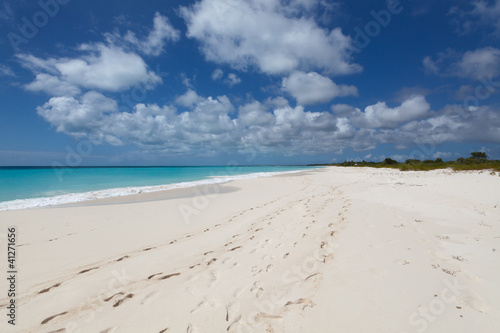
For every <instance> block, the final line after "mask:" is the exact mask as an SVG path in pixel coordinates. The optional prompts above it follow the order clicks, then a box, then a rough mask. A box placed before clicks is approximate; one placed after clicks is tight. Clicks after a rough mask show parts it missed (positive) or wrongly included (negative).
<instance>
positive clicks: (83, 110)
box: [37, 91, 118, 138]
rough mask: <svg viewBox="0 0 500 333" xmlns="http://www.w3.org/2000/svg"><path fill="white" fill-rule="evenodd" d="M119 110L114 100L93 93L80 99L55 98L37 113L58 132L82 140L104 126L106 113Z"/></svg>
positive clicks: (39, 108)
mask: <svg viewBox="0 0 500 333" xmlns="http://www.w3.org/2000/svg"><path fill="white" fill-rule="evenodd" d="M117 108H118V107H117V104H116V102H115V101H114V100H112V99H110V98H107V97H105V96H103V95H101V94H99V93H97V92H93V91H92V92H88V93H86V94H84V95H83V96H81V97H80V98H79V99H76V98H74V97H70V96H65V97H53V98H51V99H50V100H49V101H48V102H47V103H45V104H44V105H43V106H41V107H38V108H37V113H38V114H39V115H40V116H42V117H43V118H44V119H45V120H46V121H48V122H49V123H51V124H52V125H53V126H55V127H56V131H57V132H62V133H66V134H69V135H71V136H73V137H79V138H82V137H86V136H87V133H88V132H92V131H93V130H95V129H97V128H99V127H100V126H102V123H101V121H102V120H103V119H104V117H105V113H107V112H115V111H116V110H117Z"/></svg>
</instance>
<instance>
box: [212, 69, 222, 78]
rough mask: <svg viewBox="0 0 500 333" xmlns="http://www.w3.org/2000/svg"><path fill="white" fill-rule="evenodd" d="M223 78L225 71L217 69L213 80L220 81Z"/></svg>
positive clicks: (213, 74)
mask: <svg viewBox="0 0 500 333" xmlns="http://www.w3.org/2000/svg"><path fill="white" fill-rule="evenodd" d="M223 76H224V71H223V70H222V69H220V68H217V69H216V70H214V72H213V73H212V80H214V81H217V80H220V79H222V77H223Z"/></svg>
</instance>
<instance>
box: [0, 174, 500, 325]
mask: <svg viewBox="0 0 500 333" xmlns="http://www.w3.org/2000/svg"><path fill="white" fill-rule="evenodd" d="M177 193H178V195H176V192H175V190H173V191H169V193H168V194H166V192H165V193H162V192H158V193H149V194H143V195H141V194H139V195H135V196H133V197H126V198H115V199H108V200H102V201H94V202H88V203H85V204H81V205H78V206H72V207H69V206H68V207H51V208H43V209H29V210H19V211H5V212H0V237H1V238H0V242H1V249H0V259H1V261H2V262H3V263H4V264H2V266H1V267H2V270H3V271H4V276H5V277H4V278H2V279H0V281H1V282H0V304H1V310H0V318H2V319H1V320H0V331H1V332H68V333H69V332H102V333H104V332H106V333H111V332H156V333H159V332H175V333H176V332H188V333H189V332H200V333H201V332H328V333H329V332H500V174H499V173H498V172H497V173H490V171H482V172H480V171H474V172H452V171H450V170H438V171H430V172H400V171H398V170H391V169H371V168H340V167H328V168H322V169H318V170H315V171H307V172H302V173H298V174H292V175H284V176H275V177H271V178H258V179H247V180H238V181H233V182H229V183H225V184H219V185H212V186H205V187H197V188H191V189H183V190H182V191H178V192H177ZM9 226H15V227H16V228H17V230H18V233H17V237H16V238H17V240H16V241H17V251H16V265H17V267H16V269H17V270H18V273H17V281H16V282H17V285H16V325H15V326H13V325H10V324H8V322H7V321H8V319H9V317H8V316H7V315H8V309H7V306H8V304H9V301H10V298H8V297H7V291H8V289H9V281H8V280H7V279H6V277H8V274H7V271H8V268H7V245H6V243H7V228H8V227H9Z"/></svg>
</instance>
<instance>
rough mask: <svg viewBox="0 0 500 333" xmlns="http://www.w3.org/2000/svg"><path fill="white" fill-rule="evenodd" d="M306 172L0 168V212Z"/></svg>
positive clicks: (288, 168) (238, 168) (228, 168)
mask: <svg viewBox="0 0 500 333" xmlns="http://www.w3.org/2000/svg"><path fill="white" fill-rule="evenodd" d="M308 169H314V167H300V166H222V167H80V168H51V167H46V168H43V167H0V211H2V210H12V209H25V208H34V207H43V206H51V205H57V204H62V203H72V202H79V201H85V200H91V199H97V198H108V197H116V196H123V195H130V194H136V193H141V192H154V191H160V190H168V189H174V188H182V187H189V186H196V185H201V184H211V183H223V182H227V181H231V180H235V179H244V178H255V177H266V176H273V175H276V174H281V173H293V172H299V171H302V170H308Z"/></svg>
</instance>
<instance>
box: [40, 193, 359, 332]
mask: <svg viewBox="0 0 500 333" xmlns="http://www.w3.org/2000/svg"><path fill="white" fill-rule="evenodd" d="M306 188H307V186H305V187H304V190H305V189H306ZM303 196H304V197H303V198H302V199H298V200H296V201H294V202H292V203H291V204H289V205H288V206H287V208H286V209H277V210H273V211H271V212H270V213H267V214H266V215H265V216H263V217H258V216H257V217H253V218H251V220H253V222H252V223H251V224H250V228H249V229H248V230H247V233H246V234H235V235H233V236H232V238H231V239H232V240H231V241H230V242H228V243H226V244H225V245H224V246H223V247H222V249H215V250H213V251H209V252H206V253H204V256H207V255H208V254H213V253H218V254H219V256H217V255H215V256H213V257H211V258H210V259H208V260H206V261H205V263H204V264H203V263H201V262H198V263H195V264H191V265H189V266H188V268H189V269H191V270H192V269H195V268H198V269H201V270H202V272H203V270H207V269H208V270H209V272H208V273H207V274H205V275H204V276H205V278H206V279H207V283H206V284H205V285H206V286H207V288H208V289H204V290H203V291H204V292H205V293H200V291H199V290H198V289H197V288H196V287H193V286H190V285H189V282H188V283H187V285H186V290H187V291H188V292H189V293H190V294H191V295H192V296H193V297H201V298H200V301H199V302H197V305H196V306H195V307H194V308H193V309H192V310H191V313H193V314H195V313H197V312H198V311H201V310H203V309H205V308H214V307H218V306H220V304H219V302H218V301H217V299H216V298H214V296H213V295H208V293H207V291H209V288H211V287H213V286H215V285H216V284H217V283H219V282H220V279H221V271H222V272H224V271H227V270H228V269H230V268H231V267H236V266H238V263H237V262H234V261H233V260H232V257H231V256H229V257H227V258H224V256H226V255H228V254H230V253H237V252H239V251H241V250H242V249H243V246H242V245H239V244H238V243H239V242H240V241H250V244H249V246H248V248H251V249H252V250H251V251H250V252H249V253H248V254H249V255H255V254H257V253H258V252H260V251H259V249H261V250H262V251H264V250H265V249H266V248H268V247H272V248H281V247H283V250H284V251H283V254H282V255H280V257H279V260H290V258H291V257H292V256H293V253H294V248H296V247H297V246H298V245H300V239H301V238H305V237H308V230H310V228H311V226H312V225H314V224H315V223H316V222H317V221H316V215H317V214H320V213H321V212H323V211H324V210H325V209H326V208H327V207H328V206H329V205H330V204H332V203H333V202H335V201H337V200H339V199H341V200H342V202H343V205H342V209H341V211H340V212H338V217H337V218H335V217H333V216H332V218H334V219H335V220H337V219H338V221H339V222H342V221H344V220H345V213H346V212H347V210H348V207H349V206H350V202H349V199H347V198H346V197H345V196H344V195H343V193H342V191H340V190H339V189H338V188H334V187H330V188H329V190H328V191H326V192H324V193H319V194H306V193H305V192H304V194H303ZM318 198H320V199H322V202H321V204H320V205H319V206H318V207H316V208H315V209H312V208H311V201H312V200H316V199H318ZM280 199H282V198H278V199H275V200H272V201H270V202H267V203H265V204H263V205H261V206H258V207H255V208H251V209H249V210H246V211H242V212H240V213H238V214H235V215H234V216H231V217H230V218H229V219H228V220H227V223H233V222H236V221H238V220H239V219H240V218H242V217H243V216H244V215H246V214H248V213H254V212H255V211H260V209H263V208H266V206H269V205H273V204H274V203H276V202H277V201H279V200H280ZM294 207H302V209H303V211H302V212H301V213H302V215H301V216H298V222H297V221H296V224H297V225H304V231H305V233H303V234H301V236H300V237H299V239H296V240H295V241H294V242H293V245H292V247H291V248H286V246H284V244H283V242H279V243H276V244H273V243H272V241H271V240H270V239H265V236H266V235H265V234H262V233H261V231H262V230H263V228H262V227H258V226H259V224H264V223H265V224H267V225H270V226H272V225H273V222H274V221H273V220H274V219H276V218H277V217H278V216H280V215H281V214H283V213H284V212H285V211H286V210H288V211H289V210H293V209H294ZM309 220H310V221H309ZM303 222H306V223H303ZM219 226H221V224H217V225H215V226H214V228H217V227H219ZM333 227H334V223H330V224H329V225H328V228H330V229H331V228H333ZM280 228H281V229H283V228H285V230H280ZM286 228H293V225H292V226H287V225H284V226H283V225H282V226H278V227H277V228H276V229H275V228H271V230H272V231H273V232H279V233H281V234H282V236H281V237H282V238H283V237H285V233H286V232H288V231H289V230H287V229H286ZM208 231H210V228H207V229H205V230H204V231H203V232H202V233H206V232H208ZM327 232H328V234H327V235H326V236H325V240H323V241H321V242H320V243H319V244H318V247H319V248H320V249H322V248H323V247H325V246H326V245H327V240H326V239H327V236H330V237H333V236H334V235H335V231H331V230H330V231H328V230H327ZM202 233H199V234H190V235H186V236H185V238H184V239H188V238H191V237H193V236H197V235H200V234H202ZM299 235H300V234H299ZM182 240H183V239H182V238H181V239H177V240H172V241H169V242H168V243H165V244H163V245H159V246H157V247H163V246H165V245H166V246H168V245H172V244H175V243H176V242H178V241H182ZM252 245H253V246H252ZM157 247H149V248H144V249H142V250H140V251H136V252H135V253H129V254H127V255H123V256H122V257H120V258H118V259H114V260H113V261H112V262H121V261H123V260H126V259H129V258H131V257H133V256H134V255H138V254H140V252H147V251H151V250H153V249H156V248H157ZM245 247H246V246H245ZM331 256H332V255H331V254H330V255H329V257H331ZM219 259H220V260H219ZM330 259H331V258H330ZM255 260H256V262H258V263H259V264H258V265H255V266H252V267H251V268H250V272H249V273H250V274H252V275H253V277H254V278H256V279H257V280H256V281H254V283H253V284H252V285H250V286H245V285H242V286H240V287H238V288H236V289H235V290H234V291H233V292H232V295H233V297H234V298H235V299H238V298H239V297H241V296H242V295H243V294H244V293H245V292H249V293H250V294H252V295H254V297H255V298H257V299H258V298H261V297H263V295H264V294H265V290H264V285H263V284H262V282H261V281H260V280H259V276H260V275H262V274H267V273H270V272H272V271H273V269H274V268H275V264H274V262H275V260H277V258H275V257H274V256H272V255H269V254H264V255H263V256H260V257H255ZM112 262H107V263H106V264H110V263H112ZM323 262H324V263H327V262H329V261H328V260H327V256H325V257H324V259H323ZM228 265H229V266H230V267H227V266H228ZM212 266H213V268H212ZM99 268H100V266H94V267H91V268H87V269H84V270H81V271H79V272H78V273H77V275H80V274H85V273H89V272H91V271H94V270H97V269H99ZM192 274H195V275H194V276H195V277H197V278H198V277H200V274H201V272H198V271H197V272H193V273H192ZM179 275H181V273H179V272H177V273H169V274H164V273H161V272H160V273H154V274H151V275H149V276H147V277H146V278H145V281H149V283H157V282H160V281H162V280H167V279H170V278H173V277H176V276H179ZM320 275H321V273H319V272H318V273H315V274H311V275H309V276H308V277H307V278H306V279H305V280H304V281H312V280H314V281H320V280H318V279H317V278H318V276H320ZM61 284H62V282H59V283H56V284H54V285H52V286H50V287H48V288H45V289H43V290H41V291H39V292H38V294H44V293H48V292H50V291H51V290H52V289H53V288H57V287H59V286H61ZM147 285H148V284H146V285H145V286H147ZM145 286H143V287H145ZM134 296H135V294H134V293H130V292H129V293H127V292H118V293H115V294H114V295H112V296H110V297H108V298H106V299H104V302H106V303H107V302H110V301H113V302H114V303H113V305H112V306H113V307H115V308H116V307H119V306H121V305H122V304H124V303H125V302H126V301H128V300H129V299H132V298H133V297H134ZM309 302H310V300H308V299H307V298H299V299H298V300H293V301H292V300H291V301H288V302H287V303H286V304H283V307H287V306H292V305H299V304H306V305H305V306H307V304H309ZM309 305H310V304H309ZM239 309H240V304H239V303H238V302H231V303H229V304H227V305H226V315H225V321H226V322H228V327H227V331H230V332H231V331H234V330H235V329H237V327H240V326H241V325H243V322H244V319H243V318H242V314H239ZM66 314H68V311H65V312H61V313H58V314H56V315H53V316H50V317H48V318H46V319H45V320H43V321H42V322H41V324H42V325H45V324H47V323H49V322H51V321H52V320H53V319H55V318H57V317H60V316H64V315H66ZM261 316H263V317H264V319H267V320H269V319H276V318H273V315H272V314H261ZM111 329H112V330H111ZM113 330H114V328H110V329H107V330H105V331H103V332H108V331H109V332H111V331H113ZM186 330H187V332H196V328H195V326H193V325H192V324H189V325H188V327H187V329H186ZM169 331H170V329H169V328H165V329H163V330H161V331H160V333H161V332H169Z"/></svg>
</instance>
